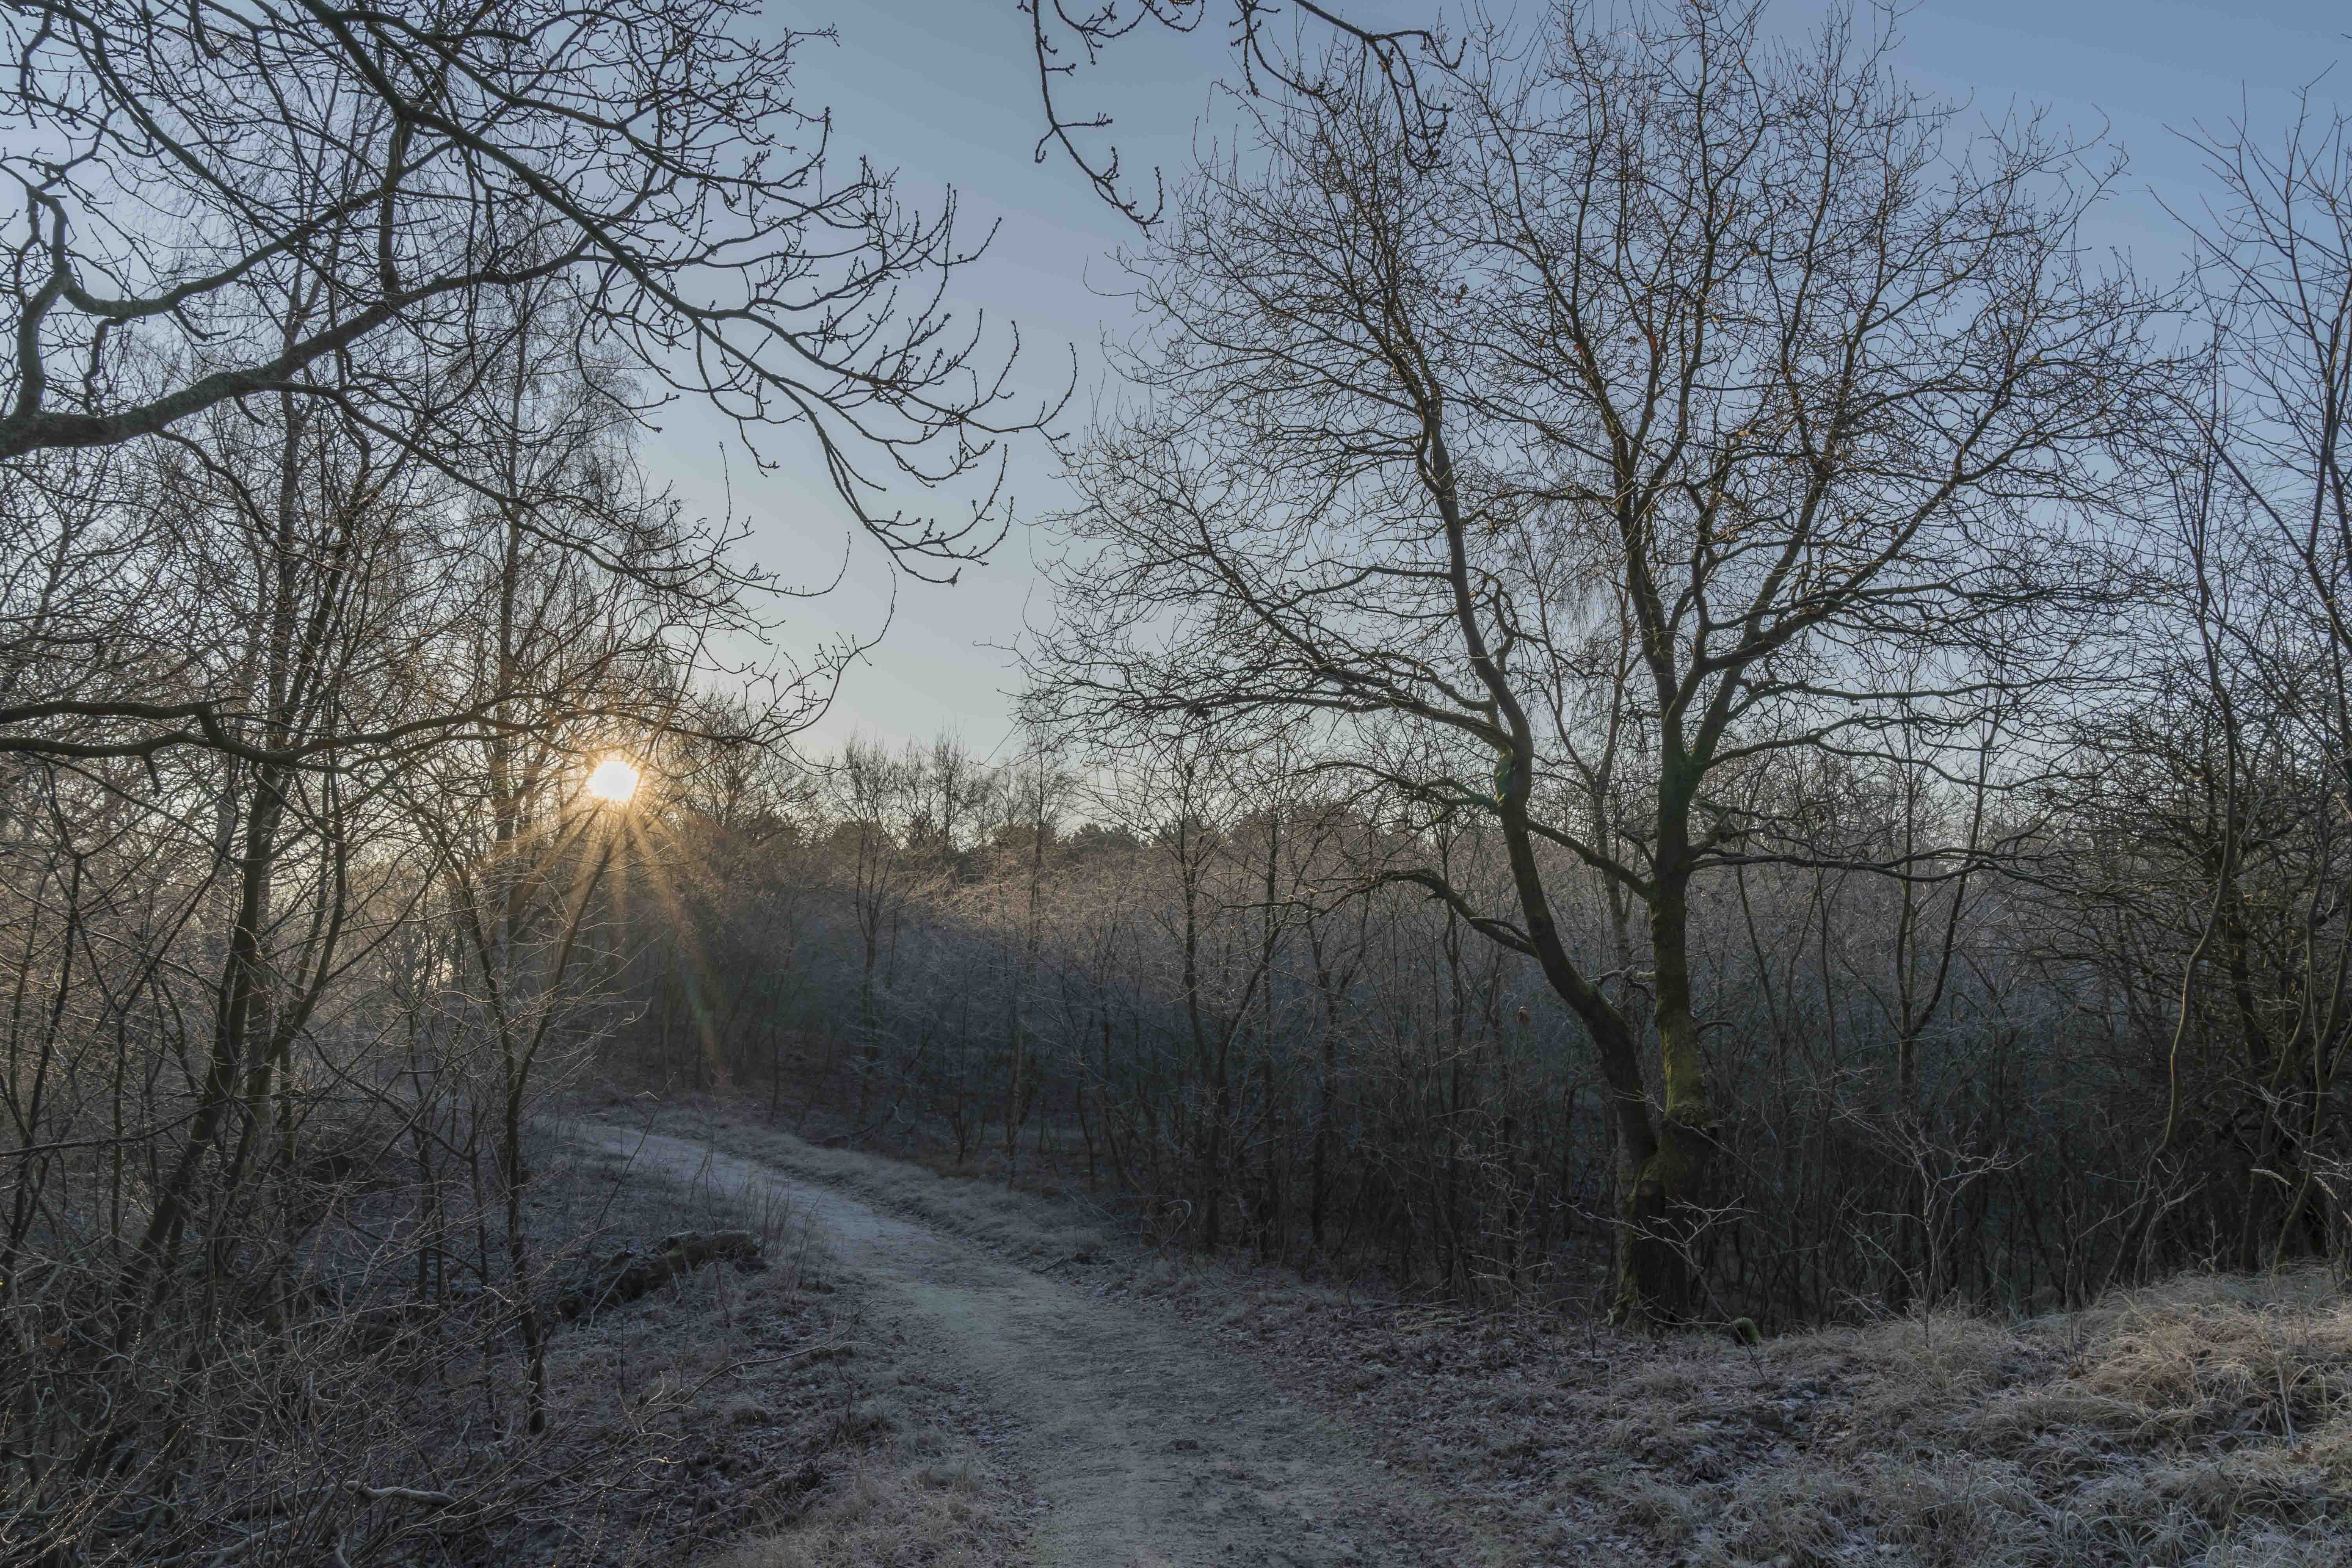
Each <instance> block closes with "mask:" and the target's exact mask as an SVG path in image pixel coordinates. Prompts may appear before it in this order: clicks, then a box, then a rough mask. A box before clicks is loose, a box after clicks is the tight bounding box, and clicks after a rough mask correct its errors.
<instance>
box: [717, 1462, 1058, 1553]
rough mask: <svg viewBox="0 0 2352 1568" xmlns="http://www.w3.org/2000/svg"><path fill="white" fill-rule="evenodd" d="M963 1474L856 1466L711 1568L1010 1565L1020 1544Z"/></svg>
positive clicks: (879, 1465) (967, 1473)
mask: <svg viewBox="0 0 2352 1568" xmlns="http://www.w3.org/2000/svg"><path fill="white" fill-rule="evenodd" d="M980 1493H981V1484H980V1482H979V1481H978V1480H977V1479H975V1478H974V1477H973V1476H972V1474H971V1471H970V1470H969V1469H967V1468H957V1469H954V1470H941V1469H940V1468H935V1467H934V1468H923V1469H919V1470H911V1471H909V1470H902V1469H899V1468H897V1467H896V1466H894V1465H892V1464H890V1463H888V1462H887V1461H876V1462H867V1463H862V1464H860V1465H858V1466H857V1468H856V1469H854V1470H852V1471H851V1472H850V1474H849V1476H848V1477H847V1479H846V1481H845V1484H844V1485H843V1486H842V1487H841V1488H840V1489H839V1490H838V1491H837V1492H836V1493H835V1495H834V1496H832V1497H830V1498H828V1499H827V1500H825V1501H824V1502H823V1503H822V1504H820V1505H819V1506H818V1507H816V1508H815V1509H814V1510H811V1511H810V1512H809V1513H807V1514H805V1515H803V1517H802V1518H800V1519H798V1520H796V1521H793V1522H791V1523H790V1524H788V1525H784V1526H782V1528H780V1529H776V1530H774V1531H767V1532H758V1533H755V1534H754V1535H753V1536H752V1537H751V1539H749V1540H746V1541H743V1542H739V1543H737V1544H736V1545H735V1546H733V1547H731V1548H730V1549H729V1550H728V1551H726V1552H722V1553H720V1554H719V1556H716V1557H713V1558H711V1559H709V1568H931V1565H934V1564H939V1565H945V1564H950V1563H953V1564H964V1563H971V1564H974V1565H982V1564H989V1563H1011V1562H1013V1561H1015V1560H1016V1559H1015V1555H1014V1554H1015V1553H1016V1552H1017V1551H1018V1549H1019V1541H1018V1539H1017V1536H1016V1535H1015V1533H1014V1532H1013V1531H1010V1530H1008V1529H1007V1528H1006V1527H1005V1526H1004V1525H1003V1523H1002V1522H1001V1521H997V1520H995V1519H993V1518H992V1516H991V1515H990V1513H989V1511H988V1510H987V1509H986V1508H985V1507H984V1506H983V1505H982V1500H981V1497H980Z"/></svg>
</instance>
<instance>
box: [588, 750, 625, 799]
mask: <svg viewBox="0 0 2352 1568" xmlns="http://www.w3.org/2000/svg"><path fill="white" fill-rule="evenodd" d="M588 793H589V794H590V795H594V796H595V797H596V798H597V799H598V800H601V801H605V802H608V803H609V804H611V805H628V804H629V797H630V796H632V795H635V794H636V793H637V770H636V769H635V768H633V767H631V766H630V765H629V764H628V763H625V762H623V761H622V760H621V759H620V758H618V757H606V758H605V759H604V761H603V762H601V763H597V764H596V771H595V772H594V773H590V774H589V775H588Z"/></svg>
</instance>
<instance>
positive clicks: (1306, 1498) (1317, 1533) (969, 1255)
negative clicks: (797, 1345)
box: [571, 1122, 1476, 1568]
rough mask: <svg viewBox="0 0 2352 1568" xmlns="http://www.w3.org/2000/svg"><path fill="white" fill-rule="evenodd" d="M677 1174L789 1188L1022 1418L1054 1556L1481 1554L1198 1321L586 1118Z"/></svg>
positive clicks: (1085, 1560)
mask: <svg viewBox="0 0 2352 1568" xmlns="http://www.w3.org/2000/svg"><path fill="white" fill-rule="evenodd" d="M571 1132H572V1136H574V1137H576V1138H577V1139H578V1140H579V1141H580V1142H583V1143H587V1144H592V1145H593V1146H595V1147H598V1148H601V1149H604V1150H607V1151H609V1152H613V1153H615V1154H619V1155H623V1156H634V1157H635V1159H636V1160H637V1161H638V1162H639V1163H646V1164H650V1165H652V1166H653V1167H655V1168H656V1169H658V1170H660V1171H662V1172H663V1173H666V1174H667V1175H668V1176H670V1177H672V1178H674V1179H677V1180H680V1181H686V1180H691V1179H692V1178H693V1177H694V1176H695V1175H696V1173H698V1172H703V1173H708V1174H709V1175H710V1176H714V1177H716V1178H718V1179H719V1182H720V1183H721V1184H724V1185H733V1184H748V1183H751V1182H754V1181H757V1182H764V1183H767V1184H772V1185H774V1186H776V1187H779V1188H782V1189H784V1190H787V1191H788V1192H790V1193H791V1194H792V1195H793V1201H794V1202H796V1203H797V1204H799V1205H801V1206H802V1212H803V1213H804V1214H806V1215H809V1216H810V1218H811V1219H812V1221H813V1222H814V1224H815V1226H817V1227H818V1229H819V1230H820V1232H821V1233H822V1234H823V1235H824V1237H826V1238H827V1239H828V1241H829V1243H830V1245H831V1247H832V1249H833V1252H834V1255H835V1258H837V1259H838V1261H839V1263H840V1265H841V1266H842V1268H845V1269H847V1270H851V1271H854V1272H855V1273H856V1275H857V1276H858V1277H859V1278H860V1279H861V1280H862V1281H863V1283H864V1285H865V1287H866V1291H865V1294H866V1300H867V1302H868V1304H869V1310H870V1311H872V1313H873V1314H874V1315H875V1316H876V1317H877V1318H878V1319H879V1320H881V1321H880V1324H879V1326H882V1327H885V1328H888V1329H894V1330H896V1331H898V1333H900V1334H902V1335H904V1336H905V1338H906V1340H907V1341H908V1353H911V1354H913V1355H917V1356H920V1357H924V1358H928V1359H929V1361H930V1362H931V1363H932V1367H933V1369H934V1370H937V1371H939V1372H942V1373H950V1374H952V1375H956V1376H960V1377H962V1378H965V1379H967V1380H969V1381H970V1382H971V1384H973V1386H974V1387H975V1389H976V1391H977V1392H979V1393H980V1394H981V1395H982V1398H983V1399H984V1400H985V1401H986V1402H987V1403H988V1404H989V1405H991V1406H992V1408H993V1409H994V1410H996V1411H997V1412H999V1413H1001V1414H1002V1415H1004V1416H1005V1417H1007V1418H1008V1419H1009V1420H1010V1421H1011V1422H1012V1423H1013V1426H1014V1427H1015V1428H1016V1431H1017V1433H1018V1436H1016V1437H1015V1439H1014V1443H1015V1445H1016V1452H1015V1455H1014V1458H1015V1462H1016V1463H1017V1464H1018V1465H1019V1466H1020V1467H1021V1468H1022V1469H1023V1470H1024V1472H1025V1473H1026V1474H1027V1476H1028V1477H1029V1478H1030V1479H1032V1480H1033V1481H1034V1485H1035V1487H1036V1489H1037V1491H1038V1493H1039V1495H1040V1496H1041V1497H1042V1498H1043V1499H1044V1500H1045V1502H1046V1503H1047V1505H1048V1510H1047V1513H1046V1517H1045V1520H1044V1521H1043V1522H1042V1523H1041V1525H1040V1526H1039V1529H1038V1531H1037V1534H1036V1548H1037V1561H1038V1562H1039V1563H1040V1564H1045V1565H1053V1568H1128V1565H1129V1564H1133V1565H1136V1568H1155V1565H1158V1564H1167V1565H1169V1568H1191V1565H1193V1564H1209V1563H1216V1564H1259V1563H1265V1564H1298V1565H1302V1568H1305V1565H1314V1568H1323V1565H1326V1564H1333V1565H1336V1564H1341V1563H1366V1564H1380V1565H1381V1568H1387V1565H1390V1564H1399V1565H1403V1564H1418V1563H1465V1564H1466V1563H1471V1562H1475V1560H1476V1557H1475V1553H1473V1552H1468V1551H1466V1550H1463V1549H1462V1547H1461V1542H1462V1540H1463V1537H1462V1536H1461V1534H1460V1533H1459V1532H1458V1531H1456V1530H1455V1529H1454V1528H1453V1527H1452V1526H1451V1525H1450V1524H1449V1523H1448V1522H1447V1521H1445V1520H1444V1518H1443V1517H1442V1509H1441V1505H1440V1504H1439V1503H1438V1502H1437V1500H1435V1499H1434V1498H1433V1497H1432V1496H1430V1495H1429V1494H1428V1493H1426V1492H1425V1491H1424V1490H1423V1489H1421V1488H1420V1487H1418V1486H1417V1485H1415V1484H1414V1483H1412V1481H1410V1480H1408V1479H1405V1478H1403V1477H1401V1476H1396V1475H1393V1474H1391V1473H1390V1472H1389V1471H1388V1470H1387V1469H1385V1468H1382V1467H1381V1464H1380V1462H1379V1461H1378V1460H1377V1459H1375V1458H1372V1457H1370V1455H1369V1454H1367V1453H1366V1452H1365V1451H1364V1450H1363V1449H1362V1448H1361V1447H1360V1446H1359V1445H1358V1444H1357V1443H1356V1442H1354V1441H1353V1440H1352V1439H1350V1438H1349V1436H1348V1435H1347V1434H1346V1433H1345V1432H1343V1431H1341V1430H1340V1429H1339V1428H1338V1427H1337V1426H1334V1425H1332V1424H1331V1423H1330V1422H1328V1421H1327V1420H1325V1419H1323V1418H1322V1417H1320V1416H1318V1415H1313V1414H1311V1413H1309V1412H1308V1411H1307V1410H1304V1409H1302V1408H1301V1407H1300V1406H1299V1405H1297V1402H1296V1401H1294V1400H1290V1399H1287V1398H1286V1396H1285V1395H1283V1394H1281V1393H1280V1392H1279V1391H1278V1390H1277V1389H1276V1387H1275V1386H1274V1385H1273V1384H1271V1383H1270V1382H1269V1381H1268V1380H1267V1378H1266V1376H1265V1373H1263V1372H1261V1371H1259V1370H1257V1369H1256V1368H1255V1367H1253V1366H1251V1365H1250V1364H1249V1363H1247V1362H1246V1361H1245V1360H1244V1358H1242V1357H1240V1356H1236V1355H1234V1354H1233V1353H1232V1352H1227V1351H1224V1350H1222V1349H1220V1348H1219V1347H1218V1346H1217V1345H1215V1344H1214V1343H1213V1342H1211V1341H1209V1340H1208V1339H1207V1338H1206V1337H1205V1336H1204V1335H1203V1334H1202V1333H1201V1332H1200V1331H1198V1330H1197V1329H1195V1328H1194V1327H1193V1326H1192V1325H1190V1324H1185V1323H1180V1322H1176V1321H1171V1320H1170V1319H1169V1318H1168V1317H1167V1316H1165V1315H1164V1314H1162V1313H1159V1312H1155V1311H1152V1310H1148V1309H1145V1308H1140V1307H1138V1306H1136V1305H1134V1304H1131V1303H1128V1302H1123V1301H1117V1300H1101V1299H1099V1298H1097V1297H1096V1296H1094V1295H1093V1294H1091V1293H1090V1292H1089V1291H1088V1290H1087V1289H1086V1288H1085V1287H1084V1286H1083V1285H1081V1284H1076V1283H1073V1282H1069V1281H1065V1280H1060V1279H1052V1278H1049V1277H1046V1276H1045V1275H1041V1274H1037V1273H1034V1272H1032V1271H1031V1270H1029V1269H1026V1268H1021V1267H1019V1266H1018V1265H1016V1264H1013V1263H1010V1262H1007V1261H1006V1260H1004V1259H1003V1258H999V1257H997V1256H995V1255H994V1254H992V1253H991V1252H989V1251H987V1250H986V1249H984V1248H982V1247H979V1246H976V1245H975V1244H973V1243H971V1242H970V1241H966V1240H963V1239H961V1238H960V1237H953V1236H949V1235H946V1234H943V1233H941V1232H940V1231H937V1230H933V1229H931V1228H929V1227H928V1226H923V1225H921V1224H919V1223H918V1222H915V1221H912V1220H909V1219H907V1218H903V1217H901V1216H899V1215H893V1214H889V1213H887V1212H885V1211H883V1210H880V1209H877V1208H876V1207H874V1206H873V1205H869V1204H866V1203H865V1202H862V1201H860V1200H859V1199H857V1198H856V1197H853V1196H850V1195H848V1194H845V1193H842V1192H840V1191H838V1190H836V1189H835V1188H833V1187H830V1186H826V1185H824V1184H819V1183H815V1182H812V1181H810V1180H808V1179H806V1178H805V1177H803V1176H802V1175H800V1174H798V1173H793V1172H792V1171H789V1170H786V1169H783V1168H781V1167H779V1166H776V1165H772V1164H768V1163H762V1162H759V1161H755V1160H749V1159H744V1158H741V1157H739V1156H736V1155H732V1154H729V1153H727V1152H723V1151H721V1150H719V1149H717V1148H714V1147H712V1146H710V1145H709V1144H706V1143H704V1142H700V1141H698V1140H693V1139H686V1138H673V1137H665V1136H662V1135H660V1134H657V1133H645V1132H636V1131H625V1130H624V1129H621V1128H616V1127H610V1126H605V1125H602V1124H599V1123H594V1122H589V1123H584V1124H583V1123H574V1124H573V1125H572V1129H571Z"/></svg>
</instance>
